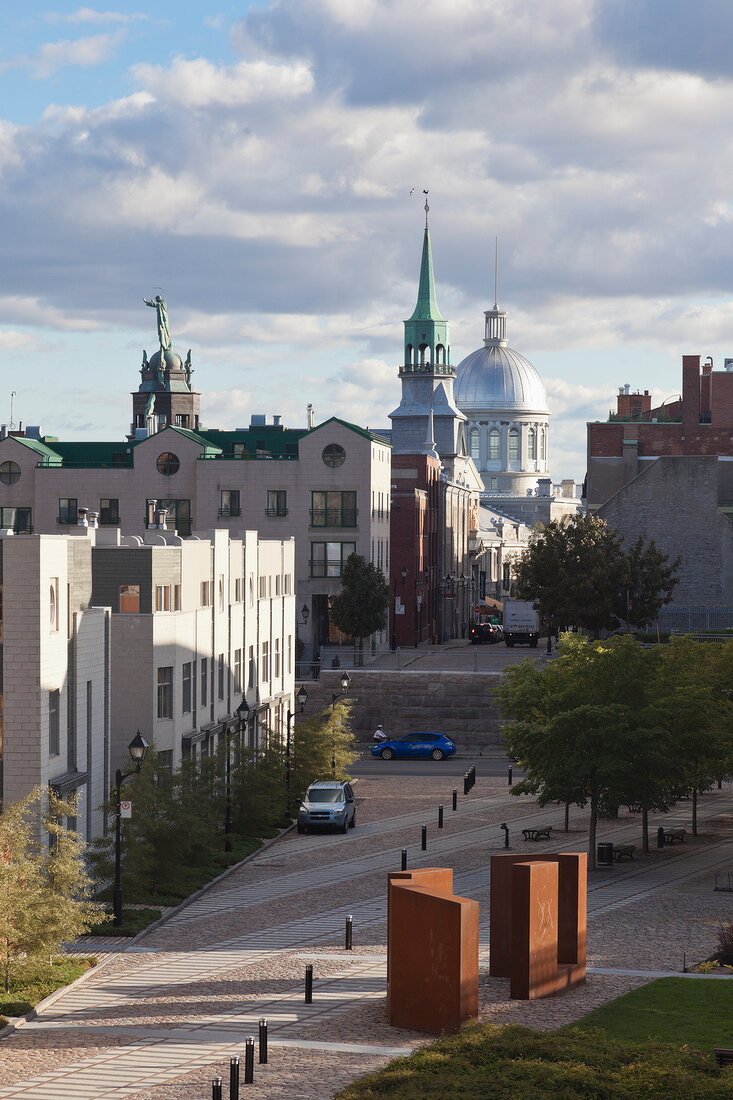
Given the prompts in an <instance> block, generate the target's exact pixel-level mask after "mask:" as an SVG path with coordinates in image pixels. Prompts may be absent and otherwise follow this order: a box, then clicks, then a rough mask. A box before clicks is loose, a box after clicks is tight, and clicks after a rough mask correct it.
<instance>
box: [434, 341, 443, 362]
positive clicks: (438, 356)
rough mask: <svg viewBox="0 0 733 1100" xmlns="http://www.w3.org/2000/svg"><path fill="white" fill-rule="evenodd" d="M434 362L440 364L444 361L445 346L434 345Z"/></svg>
mask: <svg viewBox="0 0 733 1100" xmlns="http://www.w3.org/2000/svg"><path fill="white" fill-rule="evenodd" d="M435 362H436V363H440V364H444V363H445V348H444V347H443V345H442V344H436V345H435Z"/></svg>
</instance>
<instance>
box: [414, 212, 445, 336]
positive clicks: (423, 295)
mask: <svg viewBox="0 0 733 1100" xmlns="http://www.w3.org/2000/svg"><path fill="white" fill-rule="evenodd" d="M410 320H411V321H444V320H445V318H444V317H443V316H442V314H441V312H440V310H439V309H438V300H437V298H436V297H435V279H434V278H433V253H432V251H431V249H430V233H429V231H428V229H427V226H426V227H425V236H424V237H423V244H422V261H421V263H420V286H419V288H418V292H417V304H416V306H415V309H414V310H413V313H412V317H410Z"/></svg>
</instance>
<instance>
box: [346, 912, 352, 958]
mask: <svg viewBox="0 0 733 1100" xmlns="http://www.w3.org/2000/svg"><path fill="white" fill-rule="evenodd" d="M353 926H354V918H353V917H352V915H351V913H349V915H348V917H347V918H346V944H345V947H346V950H347V951H351V936H352V930H353Z"/></svg>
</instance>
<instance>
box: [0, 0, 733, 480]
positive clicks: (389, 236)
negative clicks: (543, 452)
mask: <svg viewBox="0 0 733 1100" xmlns="http://www.w3.org/2000/svg"><path fill="white" fill-rule="evenodd" d="M110 4H111V5H112V7H111V8H110V9H109V10H107V9H103V8H102V7H97V8H92V7H78V6H77V5H76V4H72V3H68V4H67V3H66V2H64V0H59V2H57V3H56V4H55V5H54V3H53V0H49V3H40V2H39V0H24V3H22V4H18V5H14V6H13V10H12V12H11V13H10V14H8V13H7V12H4V14H2V16H0V29H1V30H2V33H1V34H0V258H1V260H2V262H1V263H0V362H2V364H3V372H2V382H3V384H2V386H0V419H1V420H3V421H6V420H8V419H9V416H10V394H11V391H15V392H16V397H15V399H14V413H15V420H16V421H17V420H18V419H22V420H23V421H24V422H25V423H30V424H37V423H40V424H41V425H42V426H43V429H44V430H45V431H47V432H48V433H50V434H55V435H59V436H61V437H63V438H82V437H87V438H121V437H122V436H123V435H124V433H125V431H127V430H128V425H129V420H130V408H131V403H130V397H129V393H130V390H132V389H133V388H135V387H136V386H137V383H138V381H139V376H138V374H137V370H138V368H139V365H140V360H141V354H142V349H143V347H145V348H147V350H148V352H149V353H152V351H154V350H155V346H156V332H155V324H154V322H155V316H154V313H153V311H152V310H149V309H147V308H146V307H145V306H144V305H143V303H142V297H143V295H145V296H146V297H150V296H151V294H152V293H156V292H159V291H158V289H157V288H162V293H163V294H164V296H165V297H166V299H167V301H168V306H169V313H170V321H171V329H172V334H173V341H174V344H175V345H176V346H177V347H178V349H179V350H180V351H182V352H183V353H184V354H185V352H186V351H187V350H188V348H189V347H191V348H192V349H193V362H194V367H195V369H196V374H195V375H194V381H195V382H196V384H197V388H199V389H200V390H201V391H202V393H203V395H204V396H203V400H202V413H203V420H204V422H205V423H206V424H207V425H208V426H210V427H222V428H223V427H236V426H240V425H244V424H246V423H248V422H249V416H250V413H252V412H260V413H267V414H268V415H272V414H273V413H280V414H281V415H282V416H283V417H284V420H285V422H286V423H287V424H291V425H302V424H303V423H304V421H305V406H306V404H307V403H308V402H312V403H313V405H314V406H315V409H316V416H317V419H318V420H321V419H325V418H326V417H327V416H330V415H334V414H335V415H341V416H344V417H346V418H349V419H352V420H355V421H358V422H360V423H362V424H368V425H385V424H386V423H387V413H388V412H390V411H391V410H392V409H393V408H394V407H395V405H396V404H397V403H398V399H399V385H398V381H397V369H396V364H397V363H398V362H399V361H400V357H401V353H402V320H403V319H404V318H405V317H407V316H409V314H410V313H411V312H412V309H413V306H414V302H415V295H416V284H417V275H418V266H419V258H420V250H421V244H422V222H423V212H422V209H421V202H420V198H419V196H420V192H421V191H422V189H423V188H429V190H430V204H431V212H430V219H431V223H430V224H431V237H432V241H433V254H434V260H435V271H436V280H437V286H438V301H439V303H440V307H441V310H442V312H443V314H444V315H445V316H447V317H449V318H450V319H451V321H452V358H453V362H454V363H458V362H459V360H460V359H461V358H462V357H463V356H464V355H467V354H468V353H469V352H471V351H472V350H474V349H475V348H476V347H478V346H479V345H480V344H481V342H482V337H483V310H484V309H485V308H487V306H489V305H491V304H492V301H493V280H494V274H493V263H494V239H495V237H496V236H498V238H499V250H500V265H499V266H500V273H499V286H500V291H499V298H500V304H501V305H502V306H503V307H504V308H506V309H507V310H508V312H509V322H508V335H509V342H510V344H511V346H512V347H514V348H515V349H516V350H517V351H520V352H521V353H522V354H524V355H525V356H527V357H528V358H529V359H530V360H531V361H532V362H533V363H534V364H535V366H536V367H537V369H538V370H539V372H540V374H541V375H542V377H543V379H544V380H545V383H546V387H547V391H548V396H549V399H550V407H551V409H552V411H553V414H554V415H553V427H552V430H551V454H550V458H551V466H552V472H553V474H554V475H555V476H556V477H557V478H559V477H562V476H574V477H576V478H582V476H583V474H584V472H585V422H586V420H588V419H597V418H602V419H605V417H606V416H607V414H608V410H609V408H610V407H611V405H612V404H613V397H614V394H615V392H616V390H617V387H618V386H619V385H621V384H622V383H625V382H629V383H631V385H632V388H634V389H635V388H637V387H638V388H641V389H644V388H648V389H650V390H651V391H652V392H653V393H654V395H655V396H656V397H658V398H659V399H660V400H661V399H664V398H665V397H668V396H670V395H672V394H674V393H677V392H678V390H679V387H680V357H681V355H682V354H684V353H700V354H702V355H704V356H707V355H712V356H713V358H714V360H715V365H716V367H720V368H722V360H723V357H724V356H733V331H732V330H731V325H732V323H733V306H732V304H731V301H732V298H731V291H732V289H733V278H732V275H733V239H732V238H733V205H732V204H731V200H730V192H731V180H732V179H733V148H732V147H731V134H733V85H732V84H731V78H730V75H729V73H730V57H729V43H730V41H731V40H732V39H733V5H731V4H730V2H729V0H696V2H695V3H694V4H693V3H692V0H420V2H419V3H418V0H271V2H267V0H264V2H259V3H257V4H247V2H246V0H240V2H238V3H234V2H232V0H225V2H223V3H220V4H217V0H208V2H207V3H202V2H196V0H156V3H155V4H148V5H146V6H145V7H143V6H138V5H136V4H135V3H127V2H125V3H115V0H110ZM5 7H7V6H4V8H5ZM413 187H414V188H416V192H415V194H414V195H413V196H412V197H410V190H411V188H413Z"/></svg>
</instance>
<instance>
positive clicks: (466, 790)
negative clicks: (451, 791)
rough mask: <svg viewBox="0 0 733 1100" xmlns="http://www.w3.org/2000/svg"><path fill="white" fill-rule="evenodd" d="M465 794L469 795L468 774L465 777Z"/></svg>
mask: <svg viewBox="0 0 733 1100" xmlns="http://www.w3.org/2000/svg"><path fill="white" fill-rule="evenodd" d="M463 793H464V795H467V794H468V772H466V774H465V775H464V777H463Z"/></svg>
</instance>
